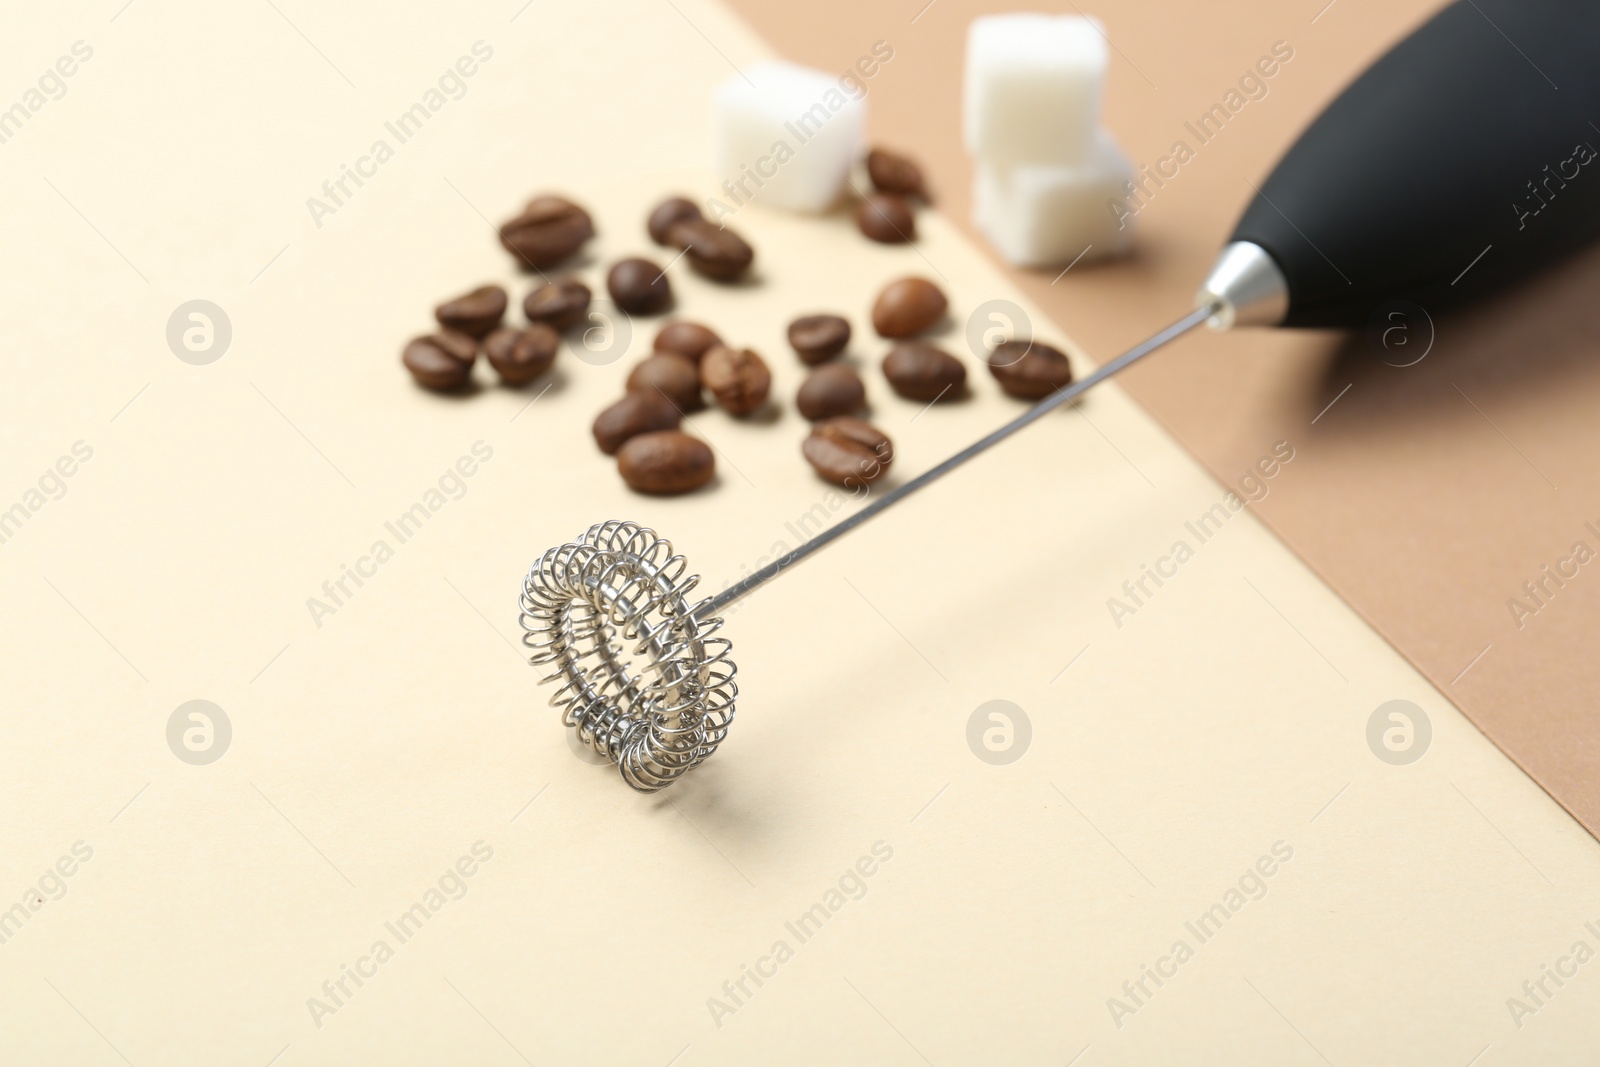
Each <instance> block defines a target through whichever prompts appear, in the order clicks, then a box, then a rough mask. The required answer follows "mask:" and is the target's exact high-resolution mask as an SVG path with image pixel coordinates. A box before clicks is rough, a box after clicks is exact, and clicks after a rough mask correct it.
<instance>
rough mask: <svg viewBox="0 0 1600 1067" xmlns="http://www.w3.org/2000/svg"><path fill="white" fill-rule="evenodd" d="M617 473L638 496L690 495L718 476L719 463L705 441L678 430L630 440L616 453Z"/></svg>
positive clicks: (648, 434)
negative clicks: (652, 494) (644, 494)
mask: <svg viewBox="0 0 1600 1067" xmlns="http://www.w3.org/2000/svg"><path fill="white" fill-rule="evenodd" d="M617 472H618V473H619V474H621V475H622V480H623V481H625V482H627V483H628V488H630V489H632V490H634V491H635V492H639V493H659V494H663V495H669V494H672V493H687V492H689V491H691V490H694V489H698V488H700V487H701V486H702V485H705V484H706V483H707V482H709V481H710V480H711V476H712V475H714V474H716V473H717V461H716V459H715V457H713V456H712V455H711V448H710V446H708V445H707V444H706V443H705V442H704V441H701V440H699V439H698V438H694V437H690V436H689V435H688V434H686V433H680V432H679V431H677V430H658V431H656V432H655V433H642V434H640V435H639V436H638V437H630V438H629V439H628V441H627V443H626V444H624V445H623V446H622V447H621V448H620V449H618V450H617Z"/></svg>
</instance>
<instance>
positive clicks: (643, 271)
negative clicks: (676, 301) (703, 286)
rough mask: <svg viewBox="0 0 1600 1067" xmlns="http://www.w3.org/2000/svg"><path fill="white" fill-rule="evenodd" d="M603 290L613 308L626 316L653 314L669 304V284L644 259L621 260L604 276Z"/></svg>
mask: <svg viewBox="0 0 1600 1067" xmlns="http://www.w3.org/2000/svg"><path fill="white" fill-rule="evenodd" d="M606 289H607V290H609V291H610V293H611V299H612V300H614V301H615V302H616V305H617V307H619V308H621V309H622V310H623V311H626V312H627V313H628V314H630V315H654V314H656V313H657V312H660V311H665V310H666V309H667V307H668V305H670V304H671V303H672V283H671V282H669V281H667V274H666V272H665V271H664V270H662V269H661V268H660V267H658V266H656V265H655V264H654V263H652V262H650V261H649V260H648V259H623V260H618V261H617V263H616V264H615V265H613V266H612V268H611V271H610V273H608V274H607V275H606Z"/></svg>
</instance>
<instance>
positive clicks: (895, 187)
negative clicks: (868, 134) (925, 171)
mask: <svg viewBox="0 0 1600 1067" xmlns="http://www.w3.org/2000/svg"><path fill="white" fill-rule="evenodd" d="M867 177H869V178H871V179H872V187H873V188H874V189H876V190H878V192H880V193H893V194H894V195H895V196H915V197H920V198H922V199H923V200H931V199H932V197H930V196H929V195H928V186H927V183H926V182H925V181H923V178H922V168H921V167H919V166H917V163H916V161H915V160H913V159H910V158H908V157H906V156H902V155H900V154H898V153H896V152H889V151H886V150H885V149H882V148H874V149H873V150H872V151H870V152H868V153H867Z"/></svg>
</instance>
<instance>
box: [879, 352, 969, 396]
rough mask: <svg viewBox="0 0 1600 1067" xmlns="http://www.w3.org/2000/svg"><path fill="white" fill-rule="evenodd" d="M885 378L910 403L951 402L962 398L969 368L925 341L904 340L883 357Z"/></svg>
mask: <svg viewBox="0 0 1600 1067" xmlns="http://www.w3.org/2000/svg"><path fill="white" fill-rule="evenodd" d="M883 376H884V377H885V378H887V379H889V386H890V388H892V389H893V390H894V391H895V392H897V393H899V394H900V395H901V396H903V397H905V398H906V399H907V400H938V399H941V398H943V399H950V398H954V397H957V396H960V395H961V387H962V386H963V385H965V384H966V381H967V368H966V367H965V366H964V365H963V364H962V362H961V361H960V360H959V359H957V358H956V357H955V356H952V355H951V354H950V353H948V352H946V351H945V350H944V349H942V348H935V347H934V346H933V345H930V344H928V343H927V342H925V341H902V342H901V343H900V344H897V345H895V346H894V347H893V348H891V349H890V350H889V354H888V355H887V356H885V357H883Z"/></svg>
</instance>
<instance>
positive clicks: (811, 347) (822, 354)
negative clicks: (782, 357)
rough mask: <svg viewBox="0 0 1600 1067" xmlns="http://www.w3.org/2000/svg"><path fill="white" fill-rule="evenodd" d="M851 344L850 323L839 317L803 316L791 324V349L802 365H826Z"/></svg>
mask: <svg viewBox="0 0 1600 1067" xmlns="http://www.w3.org/2000/svg"><path fill="white" fill-rule="evenodd" d="M849 343H850V323H848V322H846V321H845V320H844V319H842V318H840V317H839V316H838V315H802V316H801V317H800V318H798V319H795V320H794V321H793V322H791V323H790V324H789V347H791V348H793V349H794V351H795V354H796V355H798V356H799V357H800V362H802V363H812V364H815V363H825V362H827V361H828V360H830V359H832V358H833V357H834V356H837V355H838V354H839V353H840V352H843V351H844V349H845V346H846V345H848V344H849Z"/></svg>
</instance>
